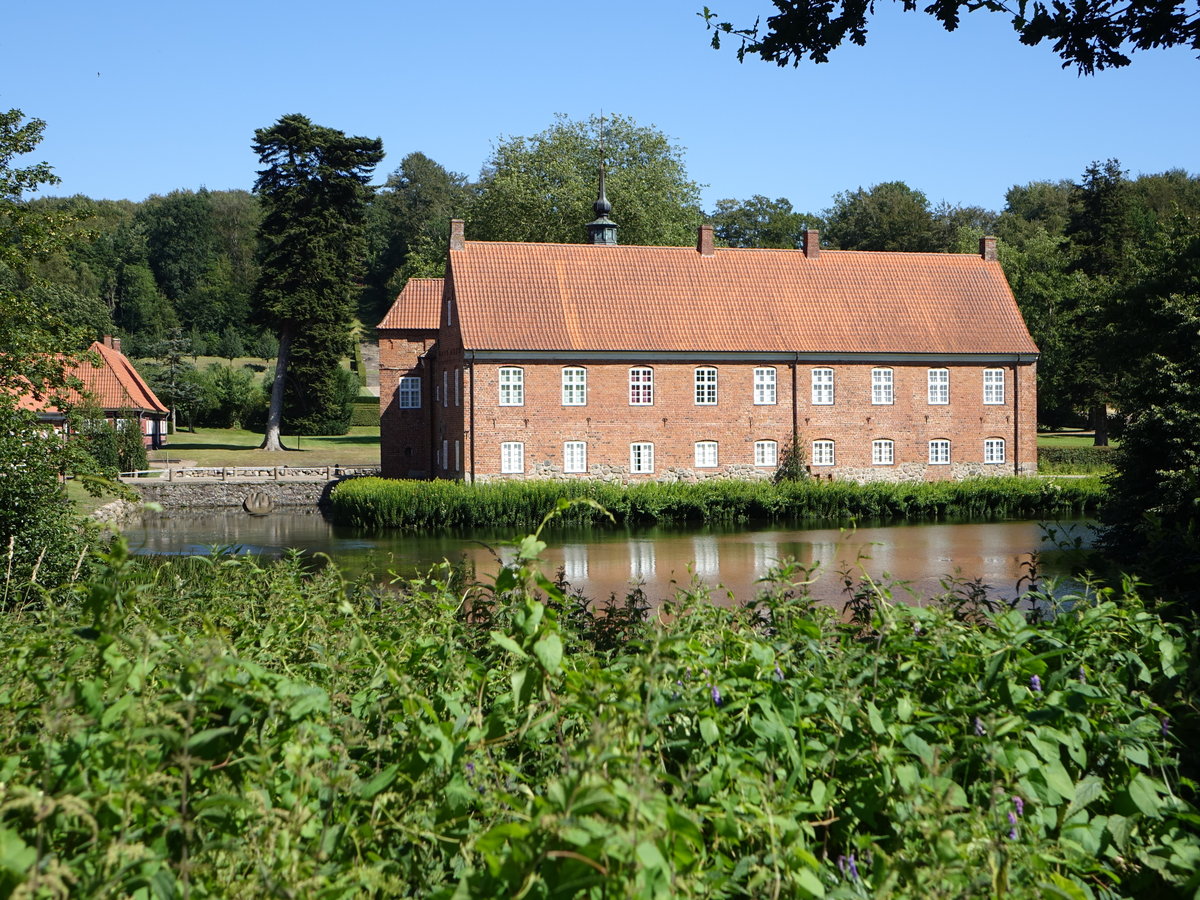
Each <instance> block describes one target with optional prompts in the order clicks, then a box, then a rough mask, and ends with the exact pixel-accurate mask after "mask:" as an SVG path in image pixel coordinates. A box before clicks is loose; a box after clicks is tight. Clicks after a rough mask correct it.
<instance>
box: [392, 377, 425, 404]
mask: <svg viewBox="0 0 1200 900" xmlns="http://www.w3.org/2000/svg"><path fill="white" fill-rule="evenodd" d="M396 399H397V400H398V401H399V403H400V408H401V409H420V408H421V376H420V375H405V376H404V377H402V378H401V379H400V384H399V386H397V388H396Z"/></svg>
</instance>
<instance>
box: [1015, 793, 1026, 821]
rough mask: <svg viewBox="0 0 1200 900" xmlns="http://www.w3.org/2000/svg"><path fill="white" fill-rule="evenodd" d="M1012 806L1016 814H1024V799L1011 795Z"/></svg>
mask: <svg viewBox="0 0 1200 900" xmlns="http://www.w3.org/2000/svg"><path fill="white" fill-rule="evenodd" d="M1013 806H1014V807H1015V808H1016V810H1017V815H1018V816H1023V815H1025V801H1024V800H1022V799H1021V798H1020V797H1018V796H1016V795H1015V794H1014V795H1013Z"/></svg>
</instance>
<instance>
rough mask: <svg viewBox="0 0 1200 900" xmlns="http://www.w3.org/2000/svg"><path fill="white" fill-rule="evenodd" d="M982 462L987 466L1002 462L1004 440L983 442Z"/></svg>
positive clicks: (991, 439) (990, 439) (989, 439)
mask: <svg viewBox="0 0 1200 900" xmlns="http://www.w3.org/2000/svg"><path fill="white" fill-rule="evenodd" d="M983 461H984V462H985V463H987V464H988V465H998V464H1000V463H1002V462H1004V438H988V439H987V440H985V441H984V442H983Z"/></svg>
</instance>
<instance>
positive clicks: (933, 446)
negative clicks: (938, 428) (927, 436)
mask: <svg viewBox="0 0 1200 900" xmlns="http://www.w3.org/2000/svg"><path fill="white" fill-rule="evenodd" d="M929 464H930V465H931V466H948V465H950V442H949V441H947V440H943V439H941V438H939V439H937V440H934V441H930V442H929Z"/></svg>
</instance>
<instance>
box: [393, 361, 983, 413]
mask: <svg viewBox="0 0 1200 900" xmlns="http://www.w3.org/2000/svg"><path fill="white" fill-rule="evenodd" d="M561 377H562V382H561V386H562V394H561V399H562V405H563V406H586V405H587V402H588V370H587V369H586V368H584V367H583V366H565V367H564V368H563V369H562V376H561ZM718 377H719V373H718V370H717V368H716V367H715V366H697V367H696V368H695V369H694V370H693V388H694V389H693V394H692V400H693V403H694V404H695V405H696V406H716V405H717V403H718ZM809 378H810V390H811V393H810V398H811V403H812V405H813V406H833V405H834V404H835V398H836V393H835V389H834V370H833V369H831V368H828V367H818V368H814V369H811V370H810V372H809ZM778 379H779V375H778V370H777V369H776V368H775V367H774V366H757V367H755V369H754V376H753V380H752V387H751V390H752V399H753V402H754V405H756V406H773V405H775V404H776V403H778V398H779V392H778ZM459 381H460V378H459V370H457V369H456V370H455V371H454V376H453V378H451V377H450V373H449V371H443V373H442V382H443V383H442V385H441V386H440V389H437V388H436V387H435V391H434V393H435V402H440V403H441V404H442V406H449V405H450V402H451V401H450V394H451V389H453V393H454V405H455V406H458V405H459ZM497 384H498V391H499V393H498V398H497V401H498V403H499V405H500V406H524V405H525V370H524V369H523V368H521V367H520V366H500V367H499V371H498V372H497ZM1004 394H1005V373H1004V370H1003V369H994V368H992V369H984V370H983V403H984V405H987V406H1001V405H1003V404H1004ZM397 397H398V399H399V404H400V408H401V409H420V407H421V379H420V376H417V375H407V376H405V377H403V378H401V379H400V384H399V387H398V388H397ZM628 398H629V405H630V406H653V405H654V400H655V397H654V369H653V368H652V367H650V366H632V367H631V368H630V369H629V395H628ZM895 399H896V394H895V370H893V369H891V368H888V367H884V366H879V367H876V368H873V369H872V370H871V403H872V404H873V405H876V406H890V405H892V404H894V403H895ZM926 400H927V402H928V404H929V405H931V406H944V405H947V404H949V403H950V370H949V369H945V368H934V369H928V370H926Z"/></svg>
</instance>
